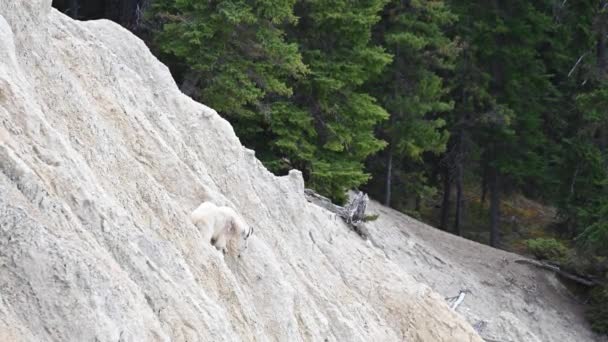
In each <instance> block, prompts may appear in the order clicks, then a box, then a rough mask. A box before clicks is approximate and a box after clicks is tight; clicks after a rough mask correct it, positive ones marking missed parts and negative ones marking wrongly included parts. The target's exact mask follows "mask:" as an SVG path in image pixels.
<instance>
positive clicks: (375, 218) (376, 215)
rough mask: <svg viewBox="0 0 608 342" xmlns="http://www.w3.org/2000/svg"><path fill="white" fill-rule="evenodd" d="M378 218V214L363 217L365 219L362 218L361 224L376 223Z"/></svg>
mask: <svg viewBox="0 0 608 342" xmlns="http://www.w3.org/2000/svg"><path fill="white" fill-rule="evenodd" d="M378 217H380V215H378V214H373V215H365V217H364V218H363V222H371V221H376V220H377V219H378Z"/></svg>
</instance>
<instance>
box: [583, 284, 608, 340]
mask: <svg viewBox="0 0 608 342" xmlns="http://www.w3.org/2000/svg"><path fill="white" fill-rule="evenodd" d="M589 303H590V304H589V309H588V310H587V317H588V318H589V321H590V322H591V328H592V329H593V330H595V331H596V332H598V333H602V334H608V305H607V303H608V287H607V286H598V287H596V288H595V289H593V290H592V292H591V297H590V298H589Z"/></svg>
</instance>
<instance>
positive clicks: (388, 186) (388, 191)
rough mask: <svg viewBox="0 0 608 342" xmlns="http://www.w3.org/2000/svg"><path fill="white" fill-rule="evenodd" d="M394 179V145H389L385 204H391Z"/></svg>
mask: <svg viewBox="0 0 608 342" xmlns="http://www.w3.org/2000/svg"><path fill="white" fill-rule="evenodd" d="M392 179H393V145H392V144H391V146H390V147H389V150H388V160H387V161H386V188H385V193H384V195H385V197H384V205H386V206H387V207H389V206H390V205H391V185H392V184H391V183H392Z"/></svg>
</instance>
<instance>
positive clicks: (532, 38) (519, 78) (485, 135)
mask: <svg viewBox="0 0 608 342" xmlns="http://www.w3.org/2000/svg"><path fill="white" fill-rule="evenodd" d="M452 4H453V8H454V9H455V11H456V13H457V14H458V15H459V17H460V20H461V23H466V26H464V27H463V30H460V34H462V36H463V37H464V39H465V40H466V41H469V42H471V44H473V45H475V46H476V47H477V49H476V50H475V52H476V56H475V59H476V60H477V62H478V63H479V64H478V65H479V66H480V67H481V68H482V69H483V70H484V73H486V74H487V76H488V77H489V79H490V82H489V85H488V93H489V94H490V95H491V96H492V97H493V99H494V100H493V102H494V106H493V108H491V109H490V110H489V111H487V112H486V113H483V115H482V116H481V117H480V123H482V125H480V126H478V127H479V128H480V129H477V130H476V131H475V132H474V134H475V139H476V140H477V141H478V142H479V146H482V147H483V151H482V153H481V156H482V158H483V159H484V161H483V163H484V164H485V165H487V166H488V172H487V175H488V176H487V177H488V185H489V189H490V193H491V203H490V235H491V238H490V244H491V245H493V246H496V245H497V244H498V233H499V229H498V223H499V219H500V202H501V193H502V192H503V191H504V190H506V189H509V188H516V187H518V186H521V185H523V184H525V183H526V182H530V181H531V180H534V181H539V180H542V179H543V173H544V169H545V163H544V160H543V158H542V155H543V147H544V146H545V141H546V139H545V136H544V135H543V134H542V122H543V121H542V120H543V113H544V110H545V108H544V103H546V101H549V100H550V99H549V98H550V97H552V96H554V94H555V91H554V87H553V85H552V84H551V82H550V78H549V75H548V74H547V70H546V66H545V64H544V62H543V60H542V58H541V56H540V55H539V53H538V51H539V50H541V48H542V47H543V45H544V44H546V42H547V40H548V39H549V36H550V35H549V33H550V32H551V29H552V21H551V16H550V15H549V14H548V13H546V11H547V8H546V7H543V6H542V5H543V4H542V3H541V4H533V3H530V2H528V1H523V0H522V1H510V2H508V3H506V2H503V1H500V0H495V1H489V2H468V1H460V0H454V1H452Z"/></svg>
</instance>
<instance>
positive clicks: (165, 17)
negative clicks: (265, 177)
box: [152, 0, 316, 170]
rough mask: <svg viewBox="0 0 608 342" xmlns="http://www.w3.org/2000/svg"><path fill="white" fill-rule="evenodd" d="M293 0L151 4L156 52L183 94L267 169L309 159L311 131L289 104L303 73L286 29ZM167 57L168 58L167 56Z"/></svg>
mask: <svg viewBox="0 0 608 342" xmlns="http://www.w3.org/2000/svg"><path fill="white" fill-rule="evenodd" d="M294 3H295V0H276V1H255V2H252V1H244V0H221V1H197V0H181V1H172V0H157V1H155V2H153V4H152V15H153V16H154V17H155V18H157V19H158V20H161V21H162V23H163V25H162V28H161V30H160V31H159V32H157V33H156V34H155V42H156V44H155V46H157V47H158V48H159V49H160V50H161V51H162V53H164V54H166V58H167V59H169V61H170V65H172V71H173V72H174V74H176V76H177V78H178V79H179V80H181V88H182V91H184V92H185V93H187V94H189V95H191V96H193V97H194V98H195V99H198V100H200V101H201V102H203V103H205V104H207V105H209V106H211V107H213V108H214V109H216V110H217V111H218V112H219V113H220V114H221V115H222V116H224V117H226V118H227V119H228V120H230V122H231V123H232V124H233V126H234V127H235V130H236V132H237V134H238V136H239V138H240V139H241V140H242V141H243V143H244V144H245V145H246V146H248V147H250V148H253V149H255V150H256V151H258V156H259V157H260V158H261V159H262V160H263V161H264V162H265V163H266V165H267V166H269V167H270V168H271V169H273V170H279V169H280V168H281V167H282V165H283V164H284V163H285V160H289V159H294V160H310V159H312V156H313V154H314V151H315V145H314V143H315V140H316V133H315V131H314V127H313V121H312V119H311V117H310V115H309V113H308V112H307V111H304V110H301V109H299V108H297V107H294V106H293V105H292V104H291V102H290V101H291V96H292V95H293V86H292V84H293V83H294V81H295V80H297V79H299V78H302V77H304V75H305V74H306V72H307V68H306V66H305V65H304V63H303V62H302V57H301V55H300V53H299V51H298V46H297V44H295V43H289V42H287V41H286V39H285V32H284V27H286V26H289V25H295V24H296V21H297V19H296V17H295V16H294V14H293V6H294ZM167 55H168V57H167Z"/></svg>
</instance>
